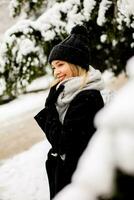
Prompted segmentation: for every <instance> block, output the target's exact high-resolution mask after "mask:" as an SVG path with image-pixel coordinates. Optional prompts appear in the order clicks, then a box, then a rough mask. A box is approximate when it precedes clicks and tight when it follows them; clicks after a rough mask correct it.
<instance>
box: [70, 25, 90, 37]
mask: <svg viewBox="0 0 134 200" xmlns="http://www.w3.org/2000/svg"><path fill="white" fill-rule="evenodd" d="M71 34H81V35H84V36H86V37H88V30H87V28H86V27H85V26H82V25H76V26H75V27H73V28H72V31H71Z"/></svg>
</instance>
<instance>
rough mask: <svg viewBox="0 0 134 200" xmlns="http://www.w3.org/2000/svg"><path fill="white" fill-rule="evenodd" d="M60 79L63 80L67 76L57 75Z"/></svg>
mask: <svg viewBox="0 0 134 200" xmlns="http://www.w3.org/2000/svg"><path fill="white" fill-rule="evenodd" d="M57 78H58V79H59V80H63V79H64V78H65V76H59V77H57Z"/></svg>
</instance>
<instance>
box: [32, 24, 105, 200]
mask: <svg viewBox="0 0 134 200" xmlns="http://www.w3.org/2000/svg"><path fill="white" fill-rule="evenodd" d="M49 63H50V64H51V66H52V69H53V73H54V76H55V78H56V80H55V84H54V85H53V86H52V87H51V89H50V92H49V95H48V97H47V99H46V103H45V108H44V109H43V110H41V111H40V112H39V113H38V114H37V115H36V116H35V120H36V121H37V123H38V124H39V126H40V127H41V129H42V130H43V131H44V132H45V134H46V137H47V139H48V141H49V142H50V144H51V145H52V148H51V149H50V151H49V152H48V158H47V161H46V169H47V174H48V180H49V186H50V199H52V198H53V197H54V196H55V195H56V194H57V192H59V191H60V190H61V189H62V188H63V187H64V186H66V185H67V184H68V183H70V181H71V177H72V174H73V172H74V171H75V169H76V166H77V162H78V159H79V158H80V156H81V154H82V153H83V151H84V149H85V148H86V146H87V144H88V142H89V140H90V138H91V137H92V135H93V134H94V132H95V127H94V117H95V115H96V113H97V112H98V111H99V110H100V109H101V108H102V107H103V106H104V103H103V99H102V96H101V94H100V90H101V89H102V88H103V81H102V79H101V73H100V72H99V71H98V70H95V69H94V68H92V67H89V64H90V57H89V47H88V33H87V29H86V28H85V27H84V26H79V25H76V26H75V27H74V28H73V29H72V31H71V34H70V35H69V36H68V37H67V38H66V39H65V40H64V41H62V42H61V43H59V44H58V45H56V46H55V47H54V48H53V49H52V51H51V52H50V55H49Z"/></svg>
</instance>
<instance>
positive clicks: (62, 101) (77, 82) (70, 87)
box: [56, 66, 104, 123]
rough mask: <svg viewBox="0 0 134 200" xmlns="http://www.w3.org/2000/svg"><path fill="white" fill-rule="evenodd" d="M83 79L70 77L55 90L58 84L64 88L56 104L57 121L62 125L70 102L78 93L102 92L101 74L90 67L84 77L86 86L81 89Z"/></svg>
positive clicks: (81, 77)
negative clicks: (87, 91)
mask: <svg viewBox="0 0 134 200" xmlns="http://www.w3.org/2000/svg"><path fill="white" fill-rule="evenodd" d="M83 78H84V77H83V76H76V77H71V78H69V79H66V80H63V81H62V82H60V83H59V84H58V86H57V88H58V87H59V85H60V84H63V85H64V86H65V87H64V90H63V92H61V93H60V95H59V97H58V99H57V102H56V108H57V111H58V113H59V119H60V121H61V123H63V120H64V117H65V114H66V111H67V109H68V107H69V104H70V102H71V101H72V100H73V99H74V98H75V96H76V95H77V94H78V93H79V92H81V91H83V90H90V89H96V90H102V89H103V88H104V82H103V80H102V77H101V72H100V71H99V70H96V69H94V68H93V67H91V66H90V70H89V72H88V74H87V77H86V84H84V87H81V86H82V83H83Z"/></svg>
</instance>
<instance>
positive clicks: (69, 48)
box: [48, 25, 90, 71]
mask: <svg viewBox="0 0 134 200" xmlns="http://www.w3.org/2000/svg"><path fill="white" fill-rule="evenodd" d="M88 43H89V39H88V31H87V29H86V27H85V26H83V25H76V26H75V27H73V28H72V30H71V33H70V35H69V36H68V37H67V38H65V40H63V41H62V42H60V43H59V44H58V45H56V46H54V47H53V49H52V51H51V52H50V55H49V58H48V62H49V63H50V64H51V62H52V61H53V60H62V61H66V62H69V63H72V64H75V65H79V66H81V67H82V68H84V69H86V70H87V71H88V69H89V64H90V49H89V46H88Z"/></svg>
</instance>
